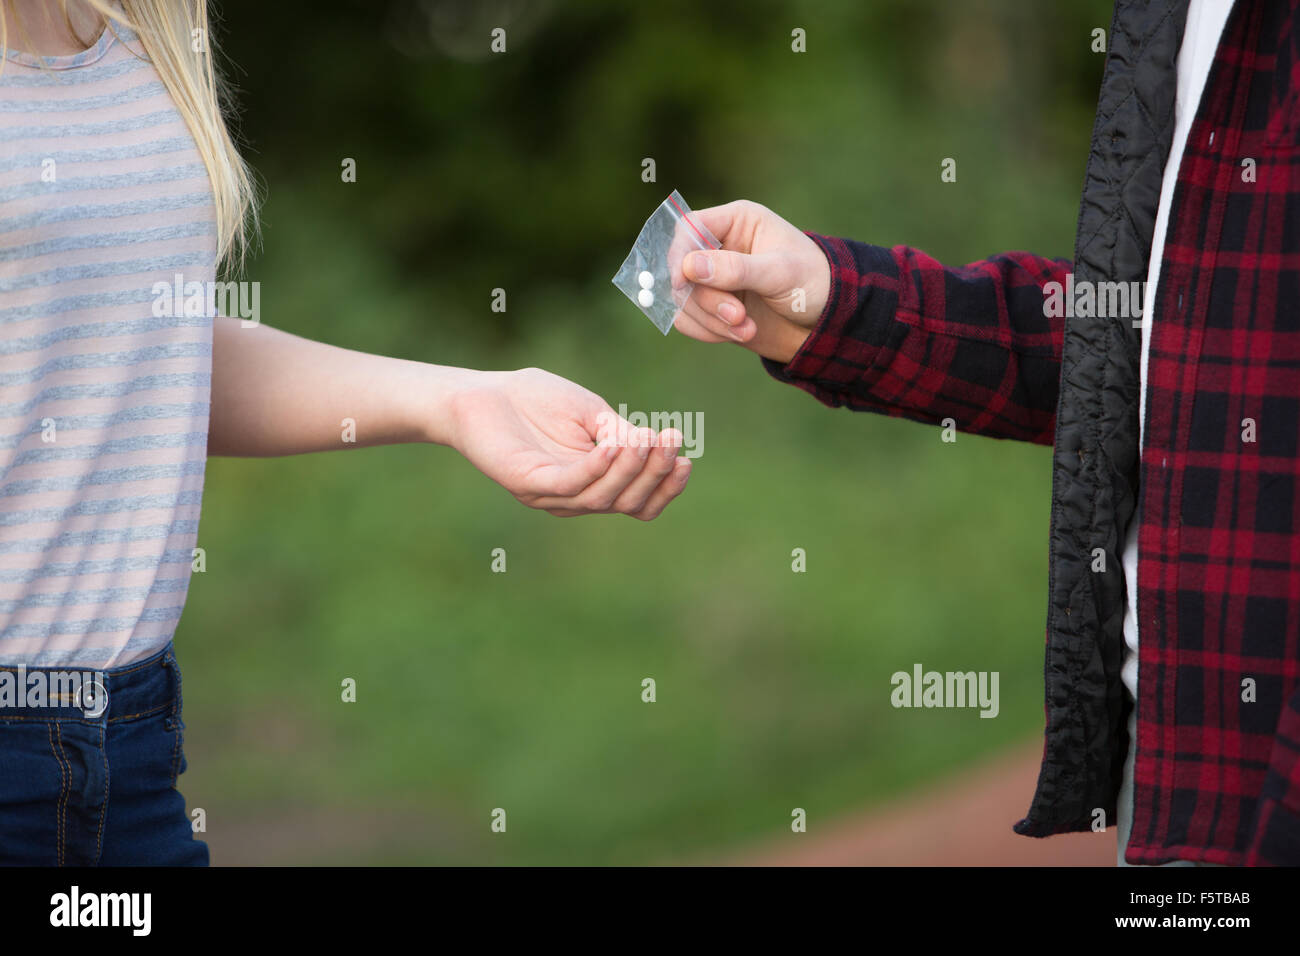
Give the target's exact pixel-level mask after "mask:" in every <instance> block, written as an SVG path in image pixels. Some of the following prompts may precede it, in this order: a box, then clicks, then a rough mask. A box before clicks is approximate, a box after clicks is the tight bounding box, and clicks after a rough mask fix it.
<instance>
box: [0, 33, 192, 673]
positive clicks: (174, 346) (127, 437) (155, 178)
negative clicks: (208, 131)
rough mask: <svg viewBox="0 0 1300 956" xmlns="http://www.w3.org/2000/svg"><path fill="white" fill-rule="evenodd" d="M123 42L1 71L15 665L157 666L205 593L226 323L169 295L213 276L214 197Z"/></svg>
mask: <svg viewBox="0 0 1300 956" xmlns="http://www.w3.org/2000/svg"><path fill="white" fill-rule="evenodd" d="M118 32H119V34H120V35H119V36H115V35H114V32H113V30H107V31H105V33H104V34H103V36H101V38H100V39H99V41H98V42H97V43H96V44H95V46H93V47H92V48H90V49H88V50H85V51H83V52H81V53H78V54H76V55H75V56H64V57H44V58H36V57H32V56H29V55H26V54H22V53H15V52H13V51H9V52H8V53H7V54H6V58H5V62H4V64H3V70H0V663H4V664H24V663H25V664H28V665H65V664H66V665H72V664H76V665H78V666H79V667H84V668H101V667H104V668H106V667H113V666H119V665H122V664H127V663H130V662H132V661H134V660H138V659H140V658H142V657H146V656H148V655H150V654H152V653H153V652H155V651H157V650H159V649H161V648H162V647H163V646H164V645H165V644H166V643H167V642H168V641H169V640H170V639H171V637H172V634H173V632H174V631H175V629H176V625H177V622H178V621H179V619H180V616H181V610H182V608H183V606H184V604H185V594H186V590H187V588H188V586H189V580H190V568H191V561H192V556H193V549H194V547H195V543H196V536H197V533H198V524H199V504H200V498H201V496H202V493H203V468H204V464H205V461H206V455H207V432H208V408H209V399H210V395H211V372H212V318H211V312H210V311H209V310H202V311H203V314H200V315H193V314H190V315H187V314H185V310H184V309H181V310H176V309H174V308H172V305H173V302H174V299H173V297H172V296H170V295H164V294H163V293H164V291H165V290H169V289H173V288H174V287H175V286H176V284H177V283H178V280H179V281H181V282H183V283H186V284H187V285H188V284H190V283H195V282H198V283H204V284H207V283H211V281H212V280H213V278H214V275H213V269H214V264H215V257H216V227H215V216H214V208H213V202H212V190H211V186H210V183H209V180H208V177H207V173H206V171H205V169H204V166H203V162H202V160H201V158H200V156H199V154H198V151H197V149H196V148H195V143H194V139H193V137H192V136H191V135H190V133H189V130H188V129H187V127H186V125H185V122H184V120H183V119H182V118H181V116H180V114H179V113H178V112H177V110H176V108H175V106H174V104H173V102H172V100H171V97H170V96H169V95H168V93H167V91H166V89H165V88H164V87H163V84H162V82H161V81H160V79H159V77H158V74H157V72H156V71H155V70H154V69H153V67H152V66H151V65H150V64H149V63H148V62H146V60H145V59H144V57H143V51H142V49H141V48H140V45H139V41H138V38H136V37H135V36H134V35H132V34H131V33H129V32H125V31H121V30H120V28H118ZM204 287H205V288H206V285H205V286H204ZM188 291H192V289H190V290H188ZM160 303H161V305H160ZM191 311H192V310H191ZM178 313H179V314H178Z"/></svg>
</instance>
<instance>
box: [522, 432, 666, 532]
mask: <svg viewBox="0 0 1300 956" xmlns="http://www.w3.org/2000/svg"><path fill="white" fill-rule="evenodd" d="M681 446H682V434H681V432H679V431H677V430H676V429H665V430H664V431H663V432H661V433H660V434H658V435H656V434H655V432H654V431H653V430H652V429H649V428H636V429H630V430H629V431H628V433H627V443H626V444H625V445H624V446H622V447H620V448H619V449H618V454H617V456H616V457H615V458H614V460H613V462H612V463H611V464H610V465H609V466H608V468H607V470H606V471H605V472H604V474H602V475H600V476H599V477H598V478H596V479H595V480H594V481H593V482H591V483H590V484H589V485H588V486H587V487H585V488H582V489H579V490H576V491H574V492H573V493H572V494H569V495H559V494H547V495H539V496H536V497H534V498H532V499H531V500H527V501H525V503H526V504H528V505H530V506H531V507H534V508H540V509H542V510H544V511H548V512H550V513H551V514H553V515H557V516H560V517H566V518H567V517H573V516H575V515H586V514H629V515H632V516H633V517H636V518H640V519H641V520H643V521H649V520H651V519H653V518H655V517H658V515H659V514H660V513H661V512H662V511H663V510H664V508H666V507H667V506H668V504H669V503H670V502H671V501H672V500H673V499H674V498H676V497H677V496H678V495H679V494H681V492H682V489H683V488H685V487H686V480H687V478H688V477H689V475H690V470H691V468H690V461H689V459H686V458H679V457H678V456H677V452H678V450H679V449H680V448H681ZM599 450H600V449H598V451H599ZM683 463H684V464H683ZM569 467H571V466H569Z"/></svg>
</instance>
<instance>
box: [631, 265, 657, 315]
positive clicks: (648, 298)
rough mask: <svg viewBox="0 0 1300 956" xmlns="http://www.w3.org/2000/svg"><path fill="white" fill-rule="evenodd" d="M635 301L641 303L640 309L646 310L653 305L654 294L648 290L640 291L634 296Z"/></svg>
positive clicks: (644, 273)
mask: <svg viewBox="0 0 1300 956" xmlns="http://www.w3.org/2000/svg"><path fill="white" fill-rule="evenodd" d="M641 274H642V275H649V274H650V273H648V272H643V273H641ZM636 300H637V301H638V302H640V303H641V308H643V309H648V308H650V306H652V305H654V304H655V294H654V293H653V292H651V291H650V290H649V289H642V290H641V291H640V292H638V293H637V294H636Z"/></svg>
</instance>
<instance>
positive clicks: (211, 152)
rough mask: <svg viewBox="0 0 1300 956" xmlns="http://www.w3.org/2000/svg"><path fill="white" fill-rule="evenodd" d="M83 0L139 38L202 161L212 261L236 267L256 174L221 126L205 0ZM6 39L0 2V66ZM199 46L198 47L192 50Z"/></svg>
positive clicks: (247, 238)
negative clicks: (208, 188) (212, 223)
mask: <svg viewBox="0 0 1300 956" xmlns="http://www.w3.org/2000/svg"><path fill="white" fill-rule="evenodd" d="M83 2H84V3H85V4H86V5H87V6H88V7H89V8H90V9H91V10H93V11H94V12H95V13H96V14H98V15H99V17H100V19H101V21H102V22H103V23H104V24H105V25H106V26H107V28H109V29H114V30H115V29H116V27H117V26H122V27H125V28H127V29H130V30H134V31H135V33H136V34H137V35H138V36H139V37H140V43H141V45H142V46H143V47H144V52H145V55H146V56H147V57H148V59H149V61H150V62H151V63H152V64H153V67H154V69H155V70H157V71H158V76H159V78H160V79H161V80H162V82H163V85H164V86H165V87H166V88H167V92H168V93H170V94H171V98H172V100H173V101H174V102H175V104H176V109H177V110H178V111H179V112H180V114H181V116H182V117H184V119H185V125H186V126H188V127H189V130H190V134H191V135H192V136H193V137H194V142H195V144H196V145H197V147H198V151H199V155H200V156H201V157H202V158H203V165H204V166H205V167H206V168H207V171H208V179H209V180H211V183H212V195H213V202H214V204H215V206H216V220H217V262H218V264H219V265H225V266H226V267H227V268H230V269H236V270H237V269H238V268H240V267H242V265H243V262H244V256H245V254H246V252H247V250H248V248H249V246H250V243H251V241H252V238H253V236H254V235H255V234H256V231H257V195H256V187H255V184H254V181H253V176H252V174H251V172H250V171H249V168H248V166H247V165H246V164H245V163H244V161H243V158H242V157H241V156H240V155H239V150H238V149H237V148H236V146H235V141H234V139H233V138H232V137H231V135H230V131H229V129H228V128H227V125H226V114H225V112H224V111H223V108H222V103H223V102H225V101H227V98H226V97H225V96H224V93H225V90H224V87H223V84H222V82H221V78H220V77H219V76H218V74H217V71H216V68H215V67H214V66H213V63H212V57H213V51H212V43H211V36H212V31H211V28H210V23H209V21H208V4H207V0H117V2H113V0H83ZM61 3H62V6H63V17H64V20H65V21H66V22H67V25H68V30H69V32H71V33H72V35H73V36H74V37H76V31H75V30H74V29H73V27H72V20H71V18H70V16H69V13H68V0H61ZM20 29H21V26H20ZM77 39H78V40H81V38H80V37H78V38H77ZM7 40H8V24H7V23H6V18H5V11H4V4H3V2H0V65H2V63H3V58H4V56H5V49H6V48H7V46H8V44H7V42H6V41H7ZM82 42H86V41H84V40H83V41H82ZM92 42H93V41H92ZM87 45H89V44H88V43H87ZM196 45H197V46H198V47H199V51H200V52H196V51H195V46H196Z"/></svg>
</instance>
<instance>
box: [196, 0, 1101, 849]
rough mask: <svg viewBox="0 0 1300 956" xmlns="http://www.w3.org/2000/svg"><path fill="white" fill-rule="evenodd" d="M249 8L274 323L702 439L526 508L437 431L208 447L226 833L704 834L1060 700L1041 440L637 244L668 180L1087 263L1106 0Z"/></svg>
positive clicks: (205, 704)
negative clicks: (895, 401)
mask: <svg viewBox="0 0 1300 956" xmlns="http://www.w3.org/2000/svg"><path fill="white" fill-rule="evenodd" d="M218 13H219V14H220V15H221V17H222V20H223V23H222V29H221V33H220V36H219V37H218V40H219V42H220V43H221V44H222V46H223V47H224V51H225V54H226V56H227V57H228V59H229V60H230V62H231V69H230V75H231V78H232V79H233V81H234V83H235V85H236V86H237V87H238V103H239V105H240V107H241V109H242V114H241V118H240V122H239V126H240V129H241V130H242V135H243V137H244V139H245V141H246V143H247V149H248V155H249V157H250V158H251V160H252V162H253V164H254V165H255V167H256V168H257V170H258V172H259V175H260V176H261V178H262V179H263V181H264V184H265V189H266V197H265V205H264V210H263V218H264V230H263V243H264V245H263V249H262V252H261V254H260V255H259V256H258V257H257V258H255V259H254V260H253V261H252V262H251V263H250V265H249V268H248V270H247V275H246V277H247V278H250V279H257V280H259V281H261V283H262V317H263V321H265V322H267V323H268V324H271V325H274V326H277V327H280V328H284V329H287V330H290V331H293V332H296V333H299V334H302V335H307V336H310V337H313V338H318V339H322V340H325V341H329V342H332V343H335V344H338V345H343V346H347V347H351V348H358V349H364V350H367V351H374V352H383V353H387V354H392V355H398V356H402V357H406V358H413V359H421V360H425V361H431V362H437V363H441V364H459V365H467V366H473V367H478V368H514V367H521V366H527V365H537V366H542V367H545V368H548V369H550V370H552V371H554V372H557V373H559V374H562V375H565V376H568V377H570V378H573V379H575V380H577V381H579V382H582V383H583V384H584V385H586V386H587V387H589V388H592V389H593V390H595V391H598V392H600V393H601V394H602V395H604V397H605V398H606V399H607V400H608V401H610V402H611V404H613V405H615V406H617V405H618V404H619V403H620V402H625V403H627V405H628V406H629V407H630V408H632V409H640V410H644V411H652V410H656V409H664V410H684V411H700V412H703V414H704V423H705V429H704V449H705V454H704V456H703V457H702V458H700V459H699V460H698V461H697V462H696V469H695V474H694V476H693V478H692V480H691V485H690V487H689V489H688V491H687V494H685V495H684V496H683V497H682V498H681V499H680V500H679V501H678V502H677V503H676V504H675V505H674V506H673V507H672V508H670V509H669V511H668V512H667V513H666V514H665V516H664V517H663V518H661V519H660V520H659V521H657V522H655V523H653V524H651V525H643V524H641V523H639V522H635V521H632V520H629V519H618V518H595V519H582V520H557V519H554V518H551V517H549V516H547V515H544V514H539V513H536V512H530V511H526V510H525V509H523V508H521V507H519V506H518V505H517V504H515V503H514V501H513V500H512V499H511V498H510V497H509V496H508V495H507V494H506V493H505V492H503V491H502V490H501V489H499V488H498V487H496V486H495V485H493V484H491V483H490V482H488V481H487V480H486V479H484V478H482V477H481V476H479V475H478V474H477V472H475V471H474V470H473V469H472V468H470V467H469V466H468V465H467V464H466V463H465V462H463V461H462V460H460V459H459V458H458V457H457V456H455V455H454V454H453V453H451V452H450V451H448V450H445V449H439V448H431V447H401V448H387V449H374V450H366V451H359V452H354V453H336V454H329V455H315V456H306V457H300V458H293V459H284V460H274V461H241V460H213V461H212V462H211V464H210V466H209V470H208V477H207V489H206V492H207V494H206V500H205V506H204V517H203V523H202V529H201V533H200V545H202V546H203V547H205V548H206V549H207V555H208V569H207V571H206V573H204V574H202V575H196V577H195V581H194V585H193V587H192V591H191V595H190V600H189V605H188V608H187V610H186V613H185V618H184V620H183V622H182V624H181V628H180V631H179V635H178V648H179V655H180V660H181V664H182V666H183V668H184V670H185V676H186V719H187V724H188V729H187V733H186V750H187V755H188V757H189V760H190V765H191V766H190V769H189V771H188V772H187V773H186V774H185V776H184V777H182V779H181V788H182V790H183V792H184V793H185V794H186V796H187V798H188V799H189V802H190V805H191V806H202V807H203V808H204V809H205V810H206V811H207V815H208V833H207V839H208V841H209V844H210V846H211V848H212V854H213V860H214V862H216V863H221V862H236V861H239V862H268V863H291V862H302V863H342V862H362V863H518V864H524V863H551V864H556V863H558V864H570V863H646V862H662V861H669V860H711V859H719V858H723V857H725V856H726V854H728V853H730V852H734V851H735V850H736V849H737V848H739V847H742V846H745V845H749V844H751V843H753V842H754V841H763V840H777V841H779V840H780V839H781V836H782V834H788V833H789V827H788V822H789V819H790V810H791V808H792V807H796V806H799V807H803V808H805V809H806V810H807V811H808V814H809V819H810V825H811V826H814V827H819V826H821V825H823V824H826V823H829V822H830V821H832V820H833V819H834V818H835V817H836V816H837V815H840V814H845V813H849V812H852V811H854V810H857V809H861V808H862V807H865V806H869V805H871V804H873V803H875V802H878V801H881V800H884V799H887V798H891V797H896V796H898V795H900V794H902V793H905V792H906V791H907V790H908V789H909V788H913V787H916V786H918V785H921V784H923V783H925V782H926V781H928V780H931V779H934V778H936V777H937V776H939V775H941V774H943V773H945V772H948V771H951V770H953V769H956V768H958V767H961V766H966V765H971V764H973V763H974V762H977V761H980V760H981V759H983V758H985V757H986V756H988V755H991V754H993V753H995V752H997V751H998V750H1000V749H1002V748H1004V747H1006V746H1009V745H1013V744H1016V743H1020V742H1023V741H1025V740H1027V739H1029V738H1031V737H1033V736H1034V735H1035V734H1037V733H1040V732H1041V729H1042V633H1043V632H1042V627H1043V620H1044V610H1045V593H1046V532H1047V519H1048V496H1049V489H1050V455H1049V452H1048V450H1047V449H1045V448H1034V447H1027V446H1022V445H1016V444H1012V443H1007V442H998V441H992V440H987V439H981V438H975V437H971V436H965V435H963V436H961V437H960V438H959V440H958V441H957V442H956V443H955V444H944V443H942V442H941V441H940V439H939V434H938V432H937V430H934V429H930V428H927V427H923V426H918V425H914V424H911V423H906V422H901V421H896V420H891V419H887V418H883V417H878V416H872V415H856V416H855V415H852V414H850V413H848V412H845V411H835V412H833V411H830V410H828V409H825V408H823V407H821V406H820V405H818V404H817V403H816V402H815V401H813V400H812V399H811V398H809V397H808V396H806V395H804V394H802V393H801V392H798V391H797V390H795V389H791V388H788V387H786V386H782V385H779V384H777V383H775V382H773V381H771V380H770V379H768V378H767V376H766V375H765V374H764V373H763V371H762V369H761V367H760V366H759V364H758V362H757V360H756V359H755V358H754V357H753V356H752V355H750V354H749V353H748V352H744V351H742V350H740V349H734V348H729V347H719V346H703V345H700V344H698V343H694V342H690V341H688V340H687V339H685V338H682V337H680V336H679V335H676V334H673V335H670V336H668V337H667V338H662V337H660V336H659V334H658V333H657V332H656V331H655V330H654V328H653V327H652V326H651V325H650V323H648V322H647V321H646V320H645V319H644V318H642V317H641V316H640V315H639V314H638V313H637V312H636V310H635V309H633V308H632V307H631V305H630V304H628V303H627V302H626V301H625V300H624V299H623V298H622V296H621V295H620V294H619V293H618V292H617V291H616V290H615V289H614V288H613V286H611V285H610V284H609V277H610V276H611V275H613V273H614V271H615V269H616V268H617V266H618V264H619V262H620V261H621V260H622V257H623V256H624V255H625V254H626V251H627V248H628V247H629V246H630V244H631V242H632V240H633V238H634V237H635V235H636V233H637V231H638V230H639V228H640V226H641V223H642V222H643V221H644V219H645V218H646V216H647V215H649V213H650V212H651V211H652V210H653V208H654V206H655V205H656V204H657V203H658V202H659V201H660V200H661V199H662V198H663V196H664V195H666V194H667V193H668V192H669V191H670V190H671V189H673V188H678V189H680V190H681V191H682V193H683V194H684V195H685V196H686V198H687V199H688V201H690V202H691V203H692V204H693V205H695V206H696V207H702V206H706V205H711V204H715V203H719V202H724V201H727V200H729V199H733V198H738V197H747V198H751V199H755V200H758V201H760V202H763V203H764V204H766V205H768V206H770V207H772V208H773V209H775V210H777V211H778V212H780V213H781V214H782V215H784V216H785V217H786V218H788V219H790V220H791V221H792V222H794V223H796V224H797V225H799V226H800V227H801V228H806V229H812V230H816V231H820V232H825V233H830V234H835V235H844V236H851V237H854V238H860V239H868V240H870V241H873V242H877V243H881V244H886V245H892V244H895V243H907V244H909V245H914V246H919V247H921V248H924V249H926V250H927V251H928V252H930V253H932V254H934V255H936V256H938V257H940V258H941V259H943V260H945V261H949V262H953V263H957V262H966V261H970V260H972V259H977V258H981V257H983V256H986V255H989V254H991V253H993V252H997V251H1002V250H1005V249H1010V248H1027V249H1031V250H1033V251H1036V252H1040V253H1043V254H1047V255H1069V254H1070V251H1071V247H1072V241H1073V231H1074V223H1075V218H1076V214H1077V207H1078V192H1079V188H1080V186H1081V183H1082V176H1083V164H1084V159H1085V157H1086V153H1087V146H1088V142H1089V137H1090V132H1091V124H1092V112H1093V109H1094V106H1095V102H1096V91H1097V85H1098V82H1099V80H1100V75H1101V69H1102V61H1103V58H1102V56H1100V55H1099V54H1096V53H1093V52H1091V50H1090V43H1091V35H1090V34H1091V31H1092V30H1093V29H1094V28H1096V27H1107V26H1108V25H1109V5H1108V4H1107V3H1105V2H1104V0H1071V2H1059V3H1052V4H1026V3H1024V2H1021V0H948V2H945V0H909V2H901V0H900V2H872V3H866V2H849V0H843V2H821V3H812V2H809V3H800V2H776V0H767V2H725V3H707V4H700V3H695V4H687V3H680V2H676V0H671V2H658V3H654V4H639V3H599V2H594V0H588V2H571V3H560V2H556V3H546V4H542V3H534V4H527V3H525V4H494V3H473V2H470V0H463V2H440V0H433V2H425V3H417V2H414V0H390V2H387V3H377V2H376V3H370V2H360V0H357V2H350V3H347V2H337V0H334V2H326V0H322V2H313V3H310V4H308V3H294V4H268V3H265V2H260V0H223V2H221V3H220V4H219V7H218ZM495 26H504V27H506V29H507V37H508V40H507V44H508V49H507V53H506V54H504V55H497V56H493V55H491V54H490V53H489V51H488V34H489V31H490V30H491V29H492V27H495ZM796 27H799V28H802V29H804V30H805V31H806V34H807V52H806V53H803V54H795V53H792V52H791V48H790V41H791V30H792V29H794V28H796ZM344 157H352V158H355V159H356V161H357V171H358V181H357V182H356V183H355V184H343V183H342V182H341V181H340V175H339V171H340V163H341V161H342V159H343V158H344ZM643 157H654V158H655V160H656V163H657V172H658V181H657V182H656V183H651V184H646V183H643V182H642V181H641V177H640V172H641V160H642V158H643ZM945 157H953V158H955V159H956V161H957V171H958V177H957V182H956V183H952V184H944V183H941V182H940V179H939V164H940V161H941V160H942V159H943V158H945ZM498 286H499V287H503V288H505V289H506V290H507V292H508V296H509V299H508V302H509V309H508V311H507V312H506V313H505V314H504V315H501V314H495V313H493V312H491V311H490V309H489V297H490V291H491V289H492V288H494V287H498ZM496 547H502V548H505V549H506V550H507V553H508V555H509V558H508V560H509V571H508V572H507V573H506V574H504V575H500V574H491V573H489V560H490V553H491V551H492V549H493V548H496ZM795 547H802V548H805V549H806V550H807V553H808V571H807V573H805V574H793V573H791V570H790V560H791V558H790V554H791V550H792V549H793V548H795ZM915 662H921V663H923V664H924V665H925V666H926V667H927V668H936V669H940V670H956V669H960V670H968V669H973V670H988V671H993V670H996V671H999V672H1001V695H1002V701H1001V714H1000V716H999V717H998V718H997V719H996V720H981V719H979V718H978V717H977V716H976V713H975V712H974V711H970V710H967V711H942V710H935V711H912V710H895V709H893V708H891V707H890V705H889V690H890V683H889V677H890V675H891V674H892V673H893V672H894V671H896V670H909V669H910V668H911V666H912V664H913V663H915ZM647 676H649V677H654V678H655V679H656V681H657V683H658V702H657V703H655V704H653V705H648V704H643V703H642V702H641V700H640V689H641V683H640V682H641V680H642V678H643V677H647ZM345 677H352V678H355V679H356V681H357V683H358V687H359V694H358V696H359V699H358V702H357V703H356V704H348V705H345V704H343V703H341V702H340V700H339V696H340V682H341V681H342V680H343V678H345ZM1029 797H1030V794H1028V793H1026V794H1025V807H1026V808H1027V806H1028V801H1029ZM496 807H502V808H505V809H506V810H507V813H508V820H509V829H508V832H507V834H505V835H494V834H492V833H491V832H490V830H489V821H490V814H491V811H492V810H493V808H496ZM1016 809H1017V810H1019V809H1023V808H1016ZM1012 822H1014V813H1012V814H1009V816H1008V819H1007V820H1006V821H990V825H991V826H1003V825H1005V826H1010V824H1011V823H1012Z"/></svg>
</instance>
